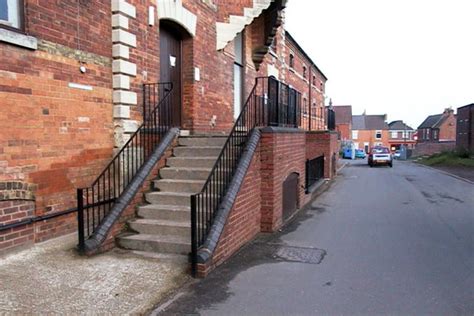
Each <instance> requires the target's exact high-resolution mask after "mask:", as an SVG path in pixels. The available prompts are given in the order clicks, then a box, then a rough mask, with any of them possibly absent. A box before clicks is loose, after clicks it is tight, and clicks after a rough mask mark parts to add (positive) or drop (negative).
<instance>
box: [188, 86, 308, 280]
mask: <svg viewBox="0 0 474 316" xmlns="http://www.w3.org/2000/svg"><path fill="white" fill-rule="evenodd" d="M300 99H301V98H300V93H299V92H298V91H296V90H294V89H292V88H291V87H289V86H288V85H285V84H283V83H280V82H279V81H278V80H276V79H275V78H274V77H260V78H256V80H255V86H254V87H253V89H252V91H251V92H250V95H249V97H248V99H247V101H246V103H245V105H244V107H243V109H242V111H241V113H240V115H239V117H238V118H237V120H236V122H235V124H234V126H233V127H232V130H231V132H230V134H229V136H228V137H227V140H226V142H225V144H224V147H223V148H222V150H221V152H220V154H219V156H218V158H217V161H216V163H215V164H214V166H213V167H212V170H211V172H210V174H209V177H208V178H207V180H206V182H205V183H204V186H203V188H202V190H201V191H200V192H199V193H197V194H194V195H192V196H191V245H192V246H191V258H192V269H193V274H195V273H196V268H197V251H198V248H199V247H201V246H202V245H203V244H204V242H205V241H206V238H207V236H208V234H209V232H210V229H211V227H212V225H213V223H214V218H215V216H216V213H217V210H218V208H219V205H220V204H221V203H222V201H223V198H224V196H225V195H226V193H227V191H228V188H229V186H230V183H231V181H232V177H233V176H234V174H235V172H236V170H237V166H238V163H239V160H240V158H241V157H242V155H243V153H244V150H245V147H246V145H247V143H248V140H249V137H250V134H251V132H252V130H253V129H254V128H256V127H264V126H286V127H294V128H297V127H298V125H299V119H300V115H299V113H300Z"/></svg>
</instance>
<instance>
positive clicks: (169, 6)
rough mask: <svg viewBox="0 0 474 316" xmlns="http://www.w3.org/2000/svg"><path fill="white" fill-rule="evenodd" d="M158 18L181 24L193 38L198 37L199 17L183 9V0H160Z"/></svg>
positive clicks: (158, 2)
mask: <svg viewBox="0 0 474 316" xmlns="http://www.w3.org/2000/svg"><path fill="white" fill-rule="evenodd" d="M157 7H158V15H159V16H158V17H159V19H160V20H169V21H172V22H174V23H176V24H179V25H180V26H181V27H182V28H184V29H185V30H186V31H187V32H188V33H189V35H191V36H192V37H195V36H196V24H197V16H196V15H195V14H193V13H191V11H189V10H187V9H186V8H184V7H183V4H182V1H181V0H177V1H176V0H173V1H170V0H158V1H157Z"/></svg>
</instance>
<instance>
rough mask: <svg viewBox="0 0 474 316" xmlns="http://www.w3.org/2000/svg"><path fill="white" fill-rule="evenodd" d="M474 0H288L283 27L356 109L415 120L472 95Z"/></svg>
mask: <svg viewBox="0 0 474 316" xmlns="http://www.w3.org/2000/svg"><path fill="white" fill-rule="evenodd" d="M473 14H474V0H396V1H395V0H391V1H388V0H290V1H288V5H287V10H286V29H287V30H288V31H289V32H290V33H291V34H292V35H293V37H294V38H295V39H296V40H297V41H298V42H299V43H300V45H301V46H302V47H303V49H304V50H305V51H306V52H307V53H308V55H309V56H311V58H312V59H313V61H314V62H315V63H316V64H317V65H318V67H319V68H320V69H321V70H322V71H323V72H324V74H325V75H326V76H327V77H328V78H329V81H328V83H327V86H326V95H327V96H328V97H331V98H332V99H333V103H334V104H335V105H348V104H350V105H352V106H353V110H352V111H353V113H354V114H361V113H362V112H363V111H364V109H365V110H367V114H385V113H386V114H388V120H389V121H392V120H398V119H403V120H404V121H405V122H407V123H409V124H410V125H412V127H414V128H416V127H417V126H418V125H419V124H420V123H421V121H423V119H424V118H425V117H426V116H427V115H429V114H437V113H441V112H442V111H443V109H444V108H446V107H449V106H451V107H453V108H457V107H460V106H463V105H466V104H469V103H473V102H474V24H473V22H472V16H473Z"/></svg>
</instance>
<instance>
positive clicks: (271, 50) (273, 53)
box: [269, 48, 278, 59]
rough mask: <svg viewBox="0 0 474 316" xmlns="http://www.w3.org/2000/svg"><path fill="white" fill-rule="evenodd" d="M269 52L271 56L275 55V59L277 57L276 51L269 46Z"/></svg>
mask: <svg viewBox="0 0 474 316" xmlns="http://www.w3.org/2000/svg"><path fill="white" fill-rule="evenodd" d="M269 53H270V55H272V56H273V57H275V58H276V59H278V55H277V53H276V52H275V51H274V50H273V49H271V48H270V51H269Z"/></svg>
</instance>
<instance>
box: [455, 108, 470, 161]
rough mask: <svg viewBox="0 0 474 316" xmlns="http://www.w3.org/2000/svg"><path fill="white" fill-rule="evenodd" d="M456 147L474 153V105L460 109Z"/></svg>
mask: <svg viewBox="0 0 474 316" xmlns="http://www.w3.org/2000/svg"><path fill="white" fill-rule="evenodd" d="M456 147H457V148H459V149H464V150H468V151H470V152H471V153H474V103H472V104H468V105H465V106H462V107H460V108H458V111H457V123H456Z"/></svg>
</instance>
